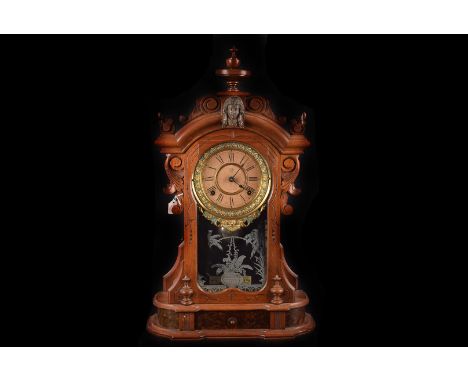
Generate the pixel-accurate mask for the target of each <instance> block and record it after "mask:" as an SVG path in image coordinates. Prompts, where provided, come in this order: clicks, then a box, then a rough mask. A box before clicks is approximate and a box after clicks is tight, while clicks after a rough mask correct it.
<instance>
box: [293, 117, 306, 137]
mask: <svg viewBox="0 0 468 382" xmlns="http://www.w3.org/2000/svg"><path fill="white" fill-rule="evenodd" d="M306 124H307V113H305V112H303V113H302V114H301V115H300V117H299V118H298V119H293V120H292V121H291V128H290V132H291V134H304V131H305V127H306Z"/></svg>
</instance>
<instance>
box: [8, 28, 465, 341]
mask: <svg viewBox="0 0 468 382" xmlns="http://www.w3.org/2000/svg"><path fill="white" fill-rule="evenodd" d="M212 40H213V38H212V36H177V37H170V36H165V37H163V36H144V37H142V36H134V37H119V36H115V37H108V36H100V37H93V36H86V37H78V36H68V37H61V36H49V37H40V36H37V37H3V38H2V39H1V40H0V44H1V45H0V46H1V50H2V59H1V63H0V65H1V71H2V86H1V91H2V93H3V96H4V100H3V101H2V113H1V114H2V119H3V122H2V124H1V131H2V136H3V138H2V146H3V150H2V153H3V154H2V156H3V158H4V159H3V166H2V167H3V168H4V171H3V173H4V177H3V179H4V180H3V182H2V183H3V185H2V188H3V190H4V195H5V196H4V198H3V200H4V214H3V219H4V250H3V251H2V266H1V269H2V283H3V284H4V285H3V286H2V310H1V311H2V313H1V317H2V325H1V328H0V330H1V342H2V344H4V345H96V346H106V345H122V346H133V345H165V346H172V345H178V344H180V343H174V342H169V341H166V340H157V339H151V338H150V337H149V336H148V335H146V334H145V323H146V319H147V317H148V316H149V314H150V313H151V311H152V308H151V299H152V295H153V294H154V292H155V291H157V290H159V289H160V288H161V284H162V282H161V280H162V275H163V274H164V273H165V272H166V271H167V270H168V269H169V268H170V267H171V265H172V264H173V262H174V259H175V256H176V248H177V245H178V243H179V241H180V239H181V236H182V224H181V218H180V217H177V216H168V215H167V214H166V211H167V202H168V201H169V197H167V196H164V195H163V194H162V192H161V189H162V187H163V186H164V185H165V183H166V177H165V174H164V171H163V156H162V155H160V154H159V153H158V152H157V151H156V150H155V149H154V148H153V146H152V140H153V139H154V138H155V137H156V135H157V131H158V130H157V126H156V119H155V115H156V112H158V111H167V112H168V113H170V112H174V113H176V112H177V113H179V112H180V113H185V114H187V112H189V111H190V105H191V104H192V102H194V97H195V95H198V94H200V92H201V93H203V92H205V91H206V90H207V89H209V88H211V89H212V90H213V91H215V90H217V89H216V88H213V86H214V85H215V82H210V81H213V80H212V78H213V77H212V69H213V68H214V67H215V66H219V65H221V63H222V58H224V57H221V62H220V61H219V59H220V57H214V60H213V61H212V57H211V56H212V53H213V42H212ZM238 40H239V45H241V46H242V45H244V46H245V49H244V52H249V44H250V42H249V40H248V38H247V37H242V38H241V37H239V38H238ZM253 40H255V41H256V40H257V39H253ZM218 41H219V40H218ZM255 41H254V42H252V44H253V45H250V46H251V47H252V46H253V47H255ZM218 48H219V46H218ZM466 48H467V40H466V39H465V38H461V37H431V36H428V37H420V36H411V37H407V36H398V37H396V36H395V37H392V36H380V37H375V36H359V37H357V36H345V37H344V36H288V37H282V36H270V37H269V38H268V42H267V44H266V50H265V69H266V73H267V75H268V77H269V78H270V79H271V83H269V82H268V81H267V79H266V78H264V77H262V76H260V75H259V77H258V79H257V80H252V81H251V83H250V86H252V87H255V88H256V89H257V88H258V89H262V91H264V92H265V93H268V94H269V95H276V94H277V92H279V93H280V94H282V95H283V96H285V97H287V98H288V97H289V98H292V99H294V100H295V101H294V102H293V103H291V102H290V101H288V100H287V99H286V101H285V103H284V104H285V105H294V106H291V107H290V106H285V108H286V110H289V111H290V112H291V113H293V112H294V113H295V112H296V110H297V112H300V111H301V110H302V109H303V110H308V111H309V115H310V123H309V125H308V130H307V134H308V136H309V138H310V139H311V140H313V143H314V145H313V147H312V149H311V150H309V152H308V153H307V154H306V155H305V156H304V159H303V169H302V170H303V172H302V173H301V175H300V179H299V186H301V187H302V189H303V194H302V195H300V196H299V197H296V198H291V199H294V201H293V203H294V206H295V207H296V213H295V214H294V215H293V216H290V217H285V218H284V219H283V223H282V226H283V233H282V241H283V242H284V243H285V246H286V250H287V258H288V261H289V262H290V264H291V266H292V268H293V269H294V270H295V271H296V272H297V273H299V275H300V284H301V287H302V288H303V289H305V290H306V291H307V293H308V294H309V296H310V298H311V306H310V310H311V311H312V313H313V314H314V316H315V317H316V318H317V321H318V330H317V331H316V333H315V334H312V335H309V336H306V337H302V338H299V339H297V340H294V341H289V342H281V343H273V344H274V345H288V346H291V345H321V346H337V345H341V346H369V345H375V346H394V345H400V346H405V345H408V346H423V345H466V329H465V326H466V325H465V324H466V314H465V313H464V308H465V305H466V294H465V289H466V271H465V270H466V266H465V267H464V266H463V263H462V261H463V258H464V257H465V256H466V245H465V244H463V240H462V243H461V244H460V245H458V244H456V242H457V240H460V239H463V237H464V236H466V232H465V230H464V228H463V227H465V229H466V223H465V222H464V221H465V220H466V217H465V215H464V214H463V210H462V204H459V203H458V202H457V195H460V194H461V196H462V197H463V195H464V194H463V192H461V191H460V190H461V189H460V186H461V185H462V184H463V183H464V178H466V170H463V169H461V170H460V171H459V172H455V171H454V169H455V167H456V165H457V164H459V163H461V162H462V160H463V156H464V151H465V150H464V149H463V146H462V145H463V141H462V140H461V138H460V137H459V136H458V132H462V131H463V130H466V128H467V127H468V124H467V123H466V117H465V110H466V105H467V103H466V98H467V97H466V88H467V87H466V85H467V72H466V68H467V67H468V62H467V59H466V55H465V53H466ZM216 49H217V48H215V50H216ZM250 53H252V54H251V57H254V56H255V54H254V53H255V49H253V50H252V52H250ZM239 54H240V57H241V59H242V57H243V56H242V50H241V52H240V53H239ZM244 58H245V59H244V60H243V62H247V64H248V63H249V59H248V58H246V56H244ZM260 61H261V60H260ZM218 64H219V65H218ZM247 64H246V66H247ZM250 64H251V66H253V68H258V69H261V67H262V65H261V62H260V63H259V62H255V60H252V59H251V61H250ZM256 65H257V67H256ZM210 79H211V80H210ZM256 81H257V82H256ZM272 84H274V85H272ZM171 98H172V100H170V99H171ZM288 116H289V117H294V116H295V115H288ZM461 200H463V198H462V199H461ZM465 200H466V197H465ZM464 288H465V289H464ZM201 344H202V345H203V344H204V345H207V344H208V345H211V344H217V345H219V344H231V345H237V344H247V345H249V344H250V343H249V342H247V343H245V342H239V341H238V342H228V343H226V342H209V343H201ZM256 344H271V343H263V342H258V343H256ZM196 345H199V343H196Z"/></svg>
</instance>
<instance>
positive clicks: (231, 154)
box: [229, 151, 234, 162]
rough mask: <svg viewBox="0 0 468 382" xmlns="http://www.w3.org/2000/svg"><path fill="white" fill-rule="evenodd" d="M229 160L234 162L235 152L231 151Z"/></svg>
mask: <svg viewBox="0 0 468 382" xmlns="http://www.w3.org/2000/svg"><path fill="white" fill-rule="evenodd" d="M229 162H234V153H233V152H232V151H229Z"/></svg>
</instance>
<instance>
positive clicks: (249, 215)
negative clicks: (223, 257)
mask: <svg viewBox="0 0 468 382" xmlns="http://www.w3.org/2000/svg"><path fill="white" fill-rule="evenodd" d="M229 150H236V151H241V152H243V153H245V154H247V155H248V156H249V157H250V158H251V159H253V160H254V161H255V164H256V165H257V166H258V167H259V169H260V179H259V181H258V190H257V191H256V193H255V195H254V196H253V197H252V199H251V200H250V201H248V202H247V203H246V204H245V205H243V206H241V207H238V208H225V207H221V206H220V205H218V204H217V203H215V202H214V201H213V200H211V199H210V197H209V196H208V195H207V189H206V184H205V182H204V180H203V170H204V168H205V166H206V164H207V162H208V161H209V160H210V159H211V158H212V157H213V156H214V155H216V154H218V153H220V152H224V151H229ZM227 164H228V163H226V164H223V165H222V166H220V168H218V169H217V170H216V176H218V174H219V172H220V171H221V170H222V169H223V168H225V166H227ZM232 166H237V167H239V171H242V172H243V173H244V179H247V176H246V174H245V170H244V169H243V167H242V165H239V164H237V163H232ZM214 179H215V182H216V185H217V186H219V184H218V178H217V177H216V178H215V177H214ZM245 184H246V180H245ZM245 184H244V186H245ZM219 188H220V189H221V190H222V187H219ZM244 189H245V188H244V187H243V186H242V185H241V186H239V190H240V191H236V192H231V193H229V192H228V193H226V194H230V195H236V194H239V193H240V192H242V191H243V190H244ZM270 190H271V173H270V169H269V167H268V164H267V162H266V160H265V159H264V158H263V156H262V155H261V154H260V153H259V152H258V151H257V150H255V149H254V148H252V147H251V146H249V145H247V144H245V143H240V142H225V143H220V144H217V145H215V146H212V147H211V148H209V149H208V150H207V151H206V152H205V153H204V154H203V155H202V156H201V158H200V159H199V160H198V162H197V164H196V166H195V171H194V172H193V176H192V192H193V195H194V196H195V199H196V200H197V202H198V205H199V207H200V210H201V211H202V213H203V216H205V218H207V219H208V220H210V221H211V222H212V223H213V224H215V225H216V226H219V227H222V228H225V229H227V230H229V231H236V230H238V229H239V228H241V227H246V226H248V225H249V224H250V223H251V222H252V221H253V220H254V219H256V218H257V217H258V216H259V215H260V213H261V212H262V210H263V208H265V204H266V203H265V202H266V200H267V198H268V195H269V194H270Z"/></svg>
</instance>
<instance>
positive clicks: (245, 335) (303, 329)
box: [147, 313, 315, 340]
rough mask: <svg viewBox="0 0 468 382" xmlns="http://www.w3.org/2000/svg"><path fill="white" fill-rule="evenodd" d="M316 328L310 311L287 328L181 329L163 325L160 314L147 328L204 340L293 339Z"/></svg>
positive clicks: (168, 335)
mask: <svg viewBox="0 0 468 382" xmlns="http://www.w3.org/2000/svg"><path fill="white" fill-rule="evenodd" d="M314 328H315V321H314V319H313V318H312V316H311V315H310V314H309V313H305V317H304V322H303V323H302V324H300V325H297V326H292V327H287V328H285V329H201V330H179V329H168V328H164V327H163V326H161V324H160V323H159V320H158V315H157V314H154V315H152V316H151V317H150V318H149V320H148V324H147V330H148V332H150V333H151V334H153V335H156V336H161V337H166V338H170V339H172V340H202V339H210V338H212V339H229V338H232V339H235V338H238V339H249V338H251V339H265V340H268V339H270V340H278V339H291V338H294V337H297V336H300V335H303V334H307V333H310V332H311V331H313V330H314Z"/></svg>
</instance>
